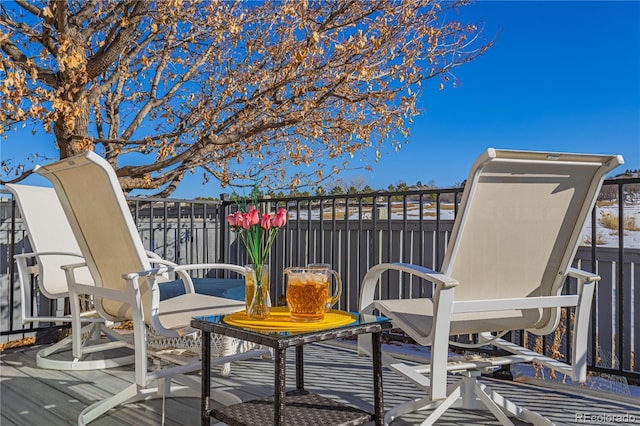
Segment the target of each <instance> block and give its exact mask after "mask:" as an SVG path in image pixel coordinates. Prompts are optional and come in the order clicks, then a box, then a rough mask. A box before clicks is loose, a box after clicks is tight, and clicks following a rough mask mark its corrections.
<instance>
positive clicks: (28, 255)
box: [13, 251, 82, 259]
mask: <svg viewBox="0 0 640 426" xmlns="http://www.w3.org/2000/svg"><path fill="white" fill-rule="evenodd" d="M38 256H73V257H77V258H80V259H82V255H81V254H79V253H71V252H66V251H40V252H38V251H33V252H31V253H20V254H14V255H13V257H14V258H16V259H21V258H24V259H28V258H31V257H38Z"/></svg>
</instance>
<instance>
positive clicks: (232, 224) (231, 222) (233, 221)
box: [227, 214, 236, 228]
mask: <svg viewBox="0 0 640 426" xmlns="http://www.w3.org/2000/svg"><path fill="white" fill-rule="evenodd" d="M227 222H229V226H230V227H231V228H235V227H236V215H234V214H230V215H229V216H227Z"/></svg>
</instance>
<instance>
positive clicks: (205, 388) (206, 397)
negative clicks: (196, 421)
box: [200, 331, 211, 426]
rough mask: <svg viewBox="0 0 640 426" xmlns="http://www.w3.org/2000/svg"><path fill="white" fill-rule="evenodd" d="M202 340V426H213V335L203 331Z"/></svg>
mask: <svg viewBox="0 0 640 426" xmlns="http://www.w3.org/2000/svg"><path fill="white" fill-rule="evenodd" d="M201 336H202V337H201V338H202V354H201V356H202V373H201V374H202V378H201V389H200V393H201V399H200V415H201V416H202V426H210V425H211V407H210V396H211V334H210V333H209V332H206V331H203V332H202V333H201Z"/></svg>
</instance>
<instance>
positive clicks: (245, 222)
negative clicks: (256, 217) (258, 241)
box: [242, 213, 251, 230]
mask: <svg viewBox="0 0 640 426" xmlns="http://www.w3.org/2000/svg"><path fill="white" fill-rule="evenodd" d="M242 227H243V228H244V229H247V230H248V229H251V216H250V215H249V213H243V214H242Z"/></svg>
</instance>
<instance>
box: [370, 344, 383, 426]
mask: <svg viewBox="0 0 640 426" xmlns="http://www.w3.org/2000/svg"><path fill="white" fill-rule="evenodd" d="M371 346H372V347H371V350H372V358H373V359H372V362H373V398H374V404H375V413H374V414H375V423H376V426H383V425H384V394H383V392H382V333H381V332H378V333H371Z"/></svg>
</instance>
